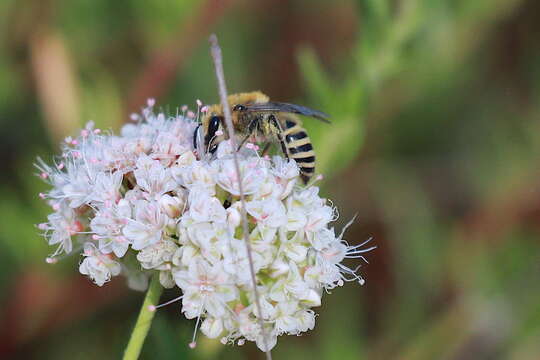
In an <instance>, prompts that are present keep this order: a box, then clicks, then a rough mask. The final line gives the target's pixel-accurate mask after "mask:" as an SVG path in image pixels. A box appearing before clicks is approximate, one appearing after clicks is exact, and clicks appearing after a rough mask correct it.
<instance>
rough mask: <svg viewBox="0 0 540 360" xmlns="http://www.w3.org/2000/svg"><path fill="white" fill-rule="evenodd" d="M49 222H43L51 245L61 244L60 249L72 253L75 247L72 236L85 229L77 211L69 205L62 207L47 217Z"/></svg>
mask: <svg viewBox="0 0 540 360" xmlns="http://www.w3.org/2000/svg"><path fill="white" fill-rule="evenodd" d="M47 219H48V220H49V222H48V223H46V224H43V226H42V228H43V230H46V231H47V232H46V233H45V236H46V237H48V238H49V245H55V244H60V249H59V252H60V251H64V252H66V253H70V252H71V250H72V249H73V243H72V240H71V237H72V236H73V235H76V234H77V233H78V232H80V231H82V230H83V226H82V224H81V222H80V221H79V219H78V217H77V215H76V213H75V212H74V211H73V210H72V209H71V208H69V207H64V206H62V207H60V209H59V210H58V211H57V212H54V213H52V214H51V215H49V216H48V218H47Z"/></svg>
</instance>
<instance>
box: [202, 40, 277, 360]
mask: <svg viewBox="0 0 540 360" xmlns="http://www.w3.org/2000/svg"><path fill="white" fill-rule="evenodd" d="M209 40H210V45H211V46H210V53H211V54H212V59H213V60H214V67H215V70H216V78H217V83H218V90H219V97H220V99H221V106H222V107H223V115H224V116H225V123H226V125H227V130H228V133H229V139H230V141H231V146H232V148H233V149H237V147H236V137H235V135H234V126H233V123H232V116H231V109H230V108H229V101H228V100H227V87H226V85H225V74H224V72H223V58H222V56H221V48H220V47H219V44H218V39H217V36H216V35H215V34H212V35H210V39H209ZM233 159H234V167H235V168H236V176H237V178H238V190H239V192H240V202H241V204H242V211H241V215H242V226H243V230H244V231H243V233H244V234H243V235H244V243H245V244H246V252H247V257H248V262H249V272H250V275H251V283H252V286H253V295H254V298H255V306H256V308H257V312H258V313H259V316H258V318H259V325H260V326H261V334H262V339H263V346H264V348H265V350H266V351H265V353H266V359H267V360H272V353H271V352H270V350H268V340H267V337H266V330H265V328H264V321H263V318H262V311H261V310H262V308H261V301H260V300H259V291H258V290H257V279H256V278H255V267H254V266H253V256H252V254H251V244H250V242H249V231H248V221H247V213H246V199H245V196H244V190H243V185H242V176H241V174H240V165H239V163H238V157H237V156H236V151H234V152H233Z"/></svg>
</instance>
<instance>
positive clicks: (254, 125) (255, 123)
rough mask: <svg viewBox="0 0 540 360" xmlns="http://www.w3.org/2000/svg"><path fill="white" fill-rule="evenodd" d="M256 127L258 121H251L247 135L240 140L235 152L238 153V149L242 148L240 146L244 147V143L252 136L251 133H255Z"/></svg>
mask: <svg viewBox="0 0 540 360" xmlns="http://www.w3.org/2000/svg"><path fill="white" fill-rule="evenodd" d="M257 125H258V119H253V120H251V122H250V123H249V125H248V134H247V135H246V136H245V137H244V138H243V139H242V141H241V142H240V145H238V148H237V149H236V151H240V149H241V148H242V146H244V144H245V143H246V141H248V139H249V138H250V137H251V135H253V132H254V131H255V128H256V127H257Z"/></svg>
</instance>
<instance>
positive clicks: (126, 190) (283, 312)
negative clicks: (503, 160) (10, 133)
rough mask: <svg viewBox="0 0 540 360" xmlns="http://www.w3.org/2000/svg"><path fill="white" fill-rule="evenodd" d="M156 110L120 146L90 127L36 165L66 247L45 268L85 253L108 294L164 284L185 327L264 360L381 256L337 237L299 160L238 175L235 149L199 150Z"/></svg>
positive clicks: (253, 166) (51, 236) (328, 210)
mask: <svg viewBox="0 0 540 360" xmlns="http://www.w3.org/2000/svg"><path fill="white" fill-rule="evenodd" d="M154 103H155V101H149V103H148V107H147V108H145V109H143V111H142V114H140V115H133V116H132V120H133V121H135V122H134V123H132V124H128V125H126V126H124V127H123V128H122V130H121V135H120V136H114V135H113V134H112V133H110V132H102V131H101V130H100V129H96V128H95V127H94V124H93V123H89V124H88V125H87V126H86V127H85V129H83V130H82V131H81V133H80V135H79V136H76V137H68V138H66V139H65V142H64V144H63V146H62V155H61V156H60V157H58V158H57V159H56V160H55V162H54V164H53V165H47V164H45V163H44V162H43V161H41V160H38V164H37V165H36V167H37V168H38V170H39V176H40V177H41V178H43V179H44V180H45V181H46V182H48V184H49V185H50V186H51V187H52V189H51V190H50V191H48V192H45V193H40V195H39V196H40V197H41V198H43V199H44V200H45V201H46V202H47V203H48V204H49V205H50V206H51V207H52V208H53V212H52V214H50V215H49V216H48V221H47V222H45V223H42V224H39V225H38V227H39V229H40V230H42V231H43V232H44V234H43V235H44V236H45V237H46V239H47V241H48V242H49V244H51V245H56V250H55V251H54V253H53V254H52V256H51V257H49V258H48V259H47V261H48V262H50V263H53V262H56V259H57V258H56V256H58V255H60V254H61V253H62V252H66V253H69V252H73V250H74V248H75V249H78V246H74V245H73V244H84V252H83V259H82V261H81V263H80V266H79V270H80V272H81V273H82V274H86V275H88V276H89V277H90V278H91V279H92V280H93V281H94V282H95V283H96V284H97V285H99V286H102V285H103V284H104V283H105V282H107V281H109V280H110V279H111V278H112V277H113V276H116V275H119V274H120V273H121V274H122V275H124V276H125V277H126V278H127V279H128V285H129V286H130V287H131V288H133V289H137V290H145V289H146V288H147V287H148V280H149V279H150V278H151V277H153V276H156V275H158V276H159V281H160V283H161V285H162V286H163V287H166V288H176V289H177V291H178V292H181V293H182V294H181V296H179V297H178V298H177V299H175V300H179V299H181V300H182V312H183V313H184V315H185V316H186V317H187V318H188V319H192V318H198V319H197V324H199V325H200V330H201V331H202V332H203V333H204V334H205V335H206V336H208V337H210V338H221V341H222V342H223V343H237V344H239V345H241V344H243V343H244V342H245V341H253V342H255V343H256V345H257V347H258V348H259V349H261V350H263V351H266V350H270V349H272V348H273V347H274V346H275V345H276V342H277V337H278V336H280V335H284V334H292V335H299V334H301V333H303V332H306V331H308V330H311V329H313V327H314V325H315V312H314V311H313V309H314V308H316V307H318V306H320V305H321V302H322V295H323V293H325V291H326V292H328V290H330V289H333V288H335V287H337V286H341V285H343V284H344V283H345V282H347V281H356V282H359V283H360V284H362V283H363V281H364V280H363V278H362V277H361V276H360V275H359V274H358V273H357V270H358V268H349V267H348V266H346V265H345V264H344V263H343V261H344V260H346V259H357V260H358V259H359V260H361V261H363V262H367V260H366V259H365V257H364V255H365V254H364V253H365V252H367V251H370V250H371V249H372V247H369V248H368V247H365V246H364V245H365V244H366V243H367V242H365V243H361V244H359V245H349V243H347V242H346V241H345V240H343V232H342V233H341V234H340V235H339V236H336V234H335V232H334V229H333V228H331V227H330V225H329V224H330V223H331V222H332V221H334V220H335V218H336V217H337V211H336V209H335V208H334V207H333V206H329V205H327V201H326V199H323V198H321V197H320V196H319V189H318V188H317V187H315V186H313V185H308V186H307V187H305V186H303V185H302V184H301V182H299V181H298V177H299V168H298V165H297V164H296V162H295V161H294V160H286V159H284V158H283V157H281V156H274V157H272V158H269V157H266V156H264V157H261V154H259V153H258V150H257V147H256V146H244V147H242V148H241V149H240V150H239V151H237V152H236V157H237V160H238V164H239V167H240V173H239V174H237V172H236V166H235V162H234V156H233V155H234V154H233V152H234V151H236V149H235V148H234V147H233V146H232V144H231V142H230V141H228V140H224V141H221V142H220V144H219V146H218V149H217V151H216V152H215V153H213V154H211V153H205V152H204V151H202V150H203V149H200V148H199V149H193V135H194V130H195V128H196V127H197V126H198V123H197V122H196V121H193V120H192V119H190V118H189V117H190V116H188V117H184V116H173V117H167V116H166V115H165V114H163V113H155V112H154V111H153V106H154ZM201 105H202V104H201V103H199V106H201ZM182 111H184V110H182ZM202 111H203V110H202V108H199V110H198V112H197V113H198V114H200V113H201V112H202ZM184 113H185V112H184ZM219 136H221V135H219ZM240 184H241V185H242V188H243V192H244V201H245V205H246V207H245V209H244V208H243V202H242V201H241V200H240V190H239V188H240ZM244 215H245V217H246V220H247V223H243V221H242V220H243V217H244ZM349 225H350V223H349V224H347V225H346V226H345V228H347V226H349ZM245 238H247V240H246V239H245ZM246 241H247V242H246ZM248 247H249V249H250V252H249V253H248ZM252 269H253V274H252ZM254 282H255V284H256V287H257V292H258V294H259V299H258V301H255V295H254V291H253V288H252V287H253V283H254ZM167 303H169V302H166V303H165V304H167ZM257 303H258V304H259V305H260V309H259V308H258V305H257ZM165 304H162V305H165Z"/></svg>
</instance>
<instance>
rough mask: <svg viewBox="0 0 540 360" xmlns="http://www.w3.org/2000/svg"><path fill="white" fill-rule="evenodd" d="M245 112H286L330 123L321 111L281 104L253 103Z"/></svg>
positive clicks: (247, 106) (326, 115)
mask: <svg viewBox="0 0 540 360" xmlns="http://www.w3.org/2000/svg"><path fill="white" fill-rule="evenodd" d="M246 111H253V112H256V111H258V112H287V113H293V114H299V115H304V116H310V117H314V118H316V119H319V120H321V121H324V122H326V123H330V121H329V120H328V117H329V116H328V114H325V113H323V112H322V111H318V110H313V109H310V108H308V107H305V106H301V105H295V104H288V103H281V102H267V103H255V104H249V105H246Z"/></svg>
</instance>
